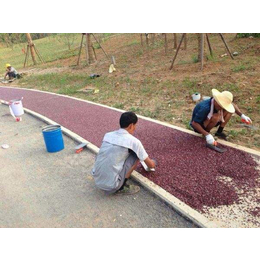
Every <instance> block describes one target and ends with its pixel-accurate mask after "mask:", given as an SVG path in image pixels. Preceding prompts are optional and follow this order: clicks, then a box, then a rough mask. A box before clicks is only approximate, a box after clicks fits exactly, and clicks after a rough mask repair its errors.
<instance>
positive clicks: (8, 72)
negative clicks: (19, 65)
mask: <svg viewBox="0 0 260 260" xmlns="http://www.w3.org/2000/svg"><path fill="white" fill-rule="evenodd" d="M5 66H6V73H5V76H4V79H6V77H7V76H8V79H9V80H10V79H15V78H18V77H19V76H18V75H19V74H18V72H17V71H16V69H15V68H14V67H12V66H11V64H6V65H5Z"/></svg>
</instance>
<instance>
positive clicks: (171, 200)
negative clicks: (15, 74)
mask: <svg viewBox="0 0 260 260" xmlns="http://www.w3.org/2000/svg"><path fill="white" fill-rule="evenodd" d="M0 101H1V103H3V104H4V102H5V101H3V100H0ZM24 111H25V112H26V113H27V114H29V115H31V116H33V117H35V118H37V119H39V120H41V121H43V122H45V123H47V124H54V125H56V124H58V123H57V122H55V121H53V120H51V119H49V118H47V117H45V116H43V115H41V114H39V113H36V112H34V111H32V110H30V109H27V108H24ZM61 130H62V132H63V133H64V134H65V135H66V136H68V137H70V138H72V139H73V140H75V141H77V142H79V143H88V145H87V148H88V149H89V150H90V151H91V152H92V153H94V154H97V153H98V152H99V148H98V147H97V146H95V145H94V144H92V143H90V142H89V141H87V140H86V139H84V138H82V137H81V136H79V135H77V134H75V133H74V132H72V131H70V130H69V129H67V128H65V127H63V126H61ZM132 178H133V179H134V180H135V181H137V182H138V183H140V184H141V185H142V186H144V187H145V188H146V189H148V190H149V191H150V192H152V193H153V194H155V195H156V196H158V197H159V198H160V199H162V200H163V201H164V202H166V203H167V204H168V205H170V206H171V207H172V208H173V209H174V210H176V211H177V212H178V213H180V214H181V215H182V216H183V217H185V218H187V219H189V220H190V221H191V222H193V223H194V224H196V225H197V226H199V227H203V228H217V227H218V225H217V224H216V223H214V222H213V221H210V220H209V219H207V218H206V217H204V216H203V215H202V214H201V213H199V212H198V211H196V210H194V209H192V208H191V207H190V206H188V205H187V204H185V203H184V202H182V201H181V200H179V199H177V198H176V197H174V196H173V195H172V194H170V193H169V192H167V191H166V190H164V189H163V188H161V187H160V186H158V185H156V184H155V183H153V182H152V181H150V180H149V179H147V178H146V177H144V176H142V175H141V174H139V173H138V172H136V171H134V172H133V173H132Z"/></svg>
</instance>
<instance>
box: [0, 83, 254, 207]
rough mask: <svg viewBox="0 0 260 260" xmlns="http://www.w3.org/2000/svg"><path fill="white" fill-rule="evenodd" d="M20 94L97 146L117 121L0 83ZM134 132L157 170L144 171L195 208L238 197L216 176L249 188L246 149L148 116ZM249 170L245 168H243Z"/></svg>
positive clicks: (10, 94) (107, 113)
mask: <svg viewBox="0 0 260 260" xmlns="http://www.w3.org/2000/svg"><path fill="white" fill-rule="evenodd" d="M20 97H24V99H23V105H24V107H26V108H29V109H31V110H33V111H35V112H38V113H40V114H42V115H44V116H46V117H48V118H50V119H52V120H54V121H56V122H58V123H59V124H61V125H63V126H64V127H66V128H68V129H70V130H72V131H73V132H75V133H77V134H78V135H80V136H82V137H83V138H85V139H87V140H89V141H90V142H92V143H93V144H95V145H97V146H98V147H99V146H100V144H101V141H102V138H103V136H104V134H105V133H106V132H108V131H112V130H115V129H117V128H118V127H119V123H118V122H119V117H120V114H121V113H120V112H118V111H115V110H112V109H109V108H105V107H102V106H98V105H95V104H90V103H87V102H84V101H79V100H75V99H71V98H69V97H62V96H58V95H53V94H48V93H42V92H36V91H31V90H25V89H19V88H9V87H0V99H4V100H10V99H14V98H20ZM135 136H136V137H137V138H139V139H140V140H141V141H142V143H143V144H144V147H145V149H146V150H147V152H148V154H149V155H150V157H151V158H155V159H157V161H158V167H157V171H156V173H149V174H147V173H144V172H143V171H142V169H141V168H139V169H138V171H139V172H141V173H142V174H143V175H145V176H146V177H148V178H149V179H151V180H152V181H153V182H155V183H156V184H158V185H160V186H162V187H163V188H164V189H166V190H167V191H169V192H170V193H172V194H173V195H174V196H176V197H177V198H179V199H181V200H182V201H184V202H185V203H187V204H188V205H190V206H192V207H193V208H195V209H198V210H201V209H202V208H203V207H204V206H209V207H216V206H219V205H230V204H232V203H234V202H236V201H237V200H238V196H237V194H236V191H235V187H232V185H227V184H225V183H223V181H221V180H220V178H222V177H223V176H224V177H225V176H228V177H232V178H233V179H234V180H235V184H236V185H244V184H247V185H249V186H250V185H251V186H250V187H251V188H254V185H255V182H254V178H255V176H256V175H257V174H258V173H257V172H256V171H255V162H254V161H253V159H252V157H251V156H250V155H248V154H247V153H244V152H241V151H239V150H236V149H233V148H230V147H227V152H225V153H224V154H219V153H216V152H214V151H211V150H209V149H207V148H206V147H205V141H204V140H203V139H202V138H200V137H197V136H193V135H191V134H188V133H184V132H181V131H178V130H175V129H172V128H170V127H167V126H163V125H160V124H157V123H154V122H151V121H147V120H144V119H139V122H138V126H137V130H136V133H135ZM245 172H246V173H248V175H247V174H245Z"/></svg>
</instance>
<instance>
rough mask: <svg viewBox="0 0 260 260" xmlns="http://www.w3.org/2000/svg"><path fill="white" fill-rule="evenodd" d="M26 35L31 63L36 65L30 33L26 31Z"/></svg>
mask: <svg viewBox="0 0 260 260" xmlns="http://www.w3.org/2000/svg"><path fill="white" fill-rule="evenodd" d="M26 37H27V40H28V45H29V47H30V50H31V55H32V60H33V64H34V65H36V64H37V62H36V58H35V51H34V44H33V42H32V38H31V35H30V33H26Z"/></svg>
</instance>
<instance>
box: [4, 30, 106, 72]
mask: <svg viewBox="0 0 260 260" xmlns="http://www.w3.org/2000/svg"><path fill="white" fill-rule="evenodd" d="M110 35H111V34H110V33H105V34H100V37H102V41H105V40H106V39H107V38H108V37H109V36H110ZM93 41H94V39H93ZM33 42H34V44H35V47H36V48H37V50H38V51H39V53H40V55H41V56H42V58H43V60H44V61H45V62H51V61H55V60H59V59H66V58H69V57H73V56H76V55H78V52H79V46H80V42H81V34H80V33H77V34H75V39H74V42H73V44H72V46H71V50H69V48H68V44H67V43H66V34H59V35H52V36H49V37H46V38H42V39H38V40H34V41H33ZM94 47H95V48H97V49H98V48H99V45H98V44H97V43H94ZM22 49H25V50H26V49H27V43H20V44H15V45H14V46H13V49H11V48H7V47H1V48H0V73H1V74H3V73H4V72H5V64H6V63H10V64H11V65H12V66H13V67H14V68H16V69H18V70H19V69H21V68H23V64H24V60H25V54H23V52H22ZM36 60H37V63H38V64H40V60H39V59H38V57H37V56H36ZM30 65H33V63H32V58H31V57H29V62H28V66H30ZM58 65H59V64H57V66H58Z"/></svg>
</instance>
